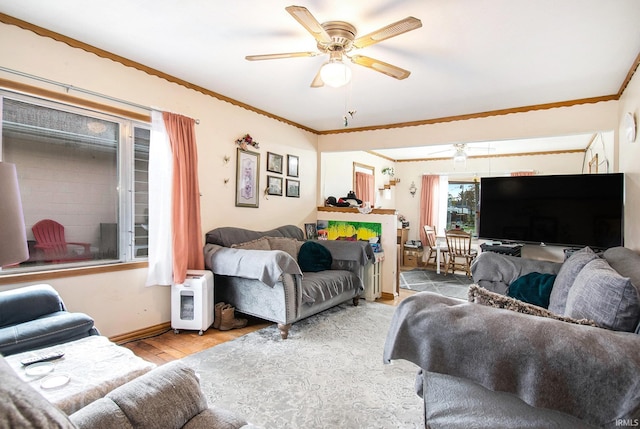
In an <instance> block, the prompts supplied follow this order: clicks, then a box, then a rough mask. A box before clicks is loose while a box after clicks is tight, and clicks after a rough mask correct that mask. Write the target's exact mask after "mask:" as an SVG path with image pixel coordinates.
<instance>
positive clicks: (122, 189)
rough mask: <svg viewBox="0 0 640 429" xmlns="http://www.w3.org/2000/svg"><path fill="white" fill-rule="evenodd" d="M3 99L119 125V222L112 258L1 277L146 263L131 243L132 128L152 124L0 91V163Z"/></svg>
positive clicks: (14, 271) (21, 269)
mask: <svg viewBox="0 0 640 429" xmlns="http://www.w3.org/2000/svg"><path fill="white" fill-rule="evenodd" d="M4 98H9V99H13V100H17V101H20V102H23V103H29V104H33V105H37V106H42V107H46V108H51V109H56V110H61V111H65V112H70V113H75V114H78V115H83V116H90V117H95V118H96V119H103V120H107V121H111V122H116V123H118V124H119V141H118V148H117V174H118V180H117V193H118V207H117V208H116V209H117V216H116V217H117V222H118V231H119V232H118V254H117V258H115V259H94V260H89V261H83V262H70V263H60V264H53V263H51V264H41V265H33V266H25V267H18V268H10V269H6V268H5V269H4V270H0V277H1V276H2V275H5V274H6V275H8V274H23V273H30V272H38V271H47V270H52V269H54V270H55V269H65V268H75V267H91V266H102V265H109V264H114V263H115V264H117V263H124V262H139V261H146V260H147V256H136V255H135V252H134V246H135V240H134V238H135V237H134V235H135V234H134V227H135V224H134V223H135V222H134V217H135V204H134V197H135V195H134V189H135V183H134V168H135V164H134V128H142V129H146V130H149V131H150V130H151V124H150V123H147V122H142V121H139V120H134V119H129V118H125V117H122V116H117V115H114V114H110V113H105V112H101V111H98V110H95V109H89V108H86V107H81V106H75V105H70V104H67V103H64V102H61V101H56V100H49V99H44V98H40V97H37V96H33V95H27V94H22V93H16V92H13V91H9V90H4V89H0V161H2V160H3V159H2V158H3V141H2V135H3V133H2V131H3V123H4V120H3V112H4V109H3V101H4Z"/></svg>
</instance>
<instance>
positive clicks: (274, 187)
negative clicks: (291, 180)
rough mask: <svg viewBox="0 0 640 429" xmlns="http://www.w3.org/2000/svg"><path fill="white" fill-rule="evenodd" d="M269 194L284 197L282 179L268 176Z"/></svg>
mask: <svg viewBox="0 0 640 429" xmlns="http://www.w3.org/2000/svg"><path fill="white" fill-rule="evenodd" d="M267 194H269V195H280V196H282V177H277V176H269V175H267Z"/></svg>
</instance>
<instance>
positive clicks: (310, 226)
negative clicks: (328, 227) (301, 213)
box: [304, 223, 318, 240]
mask: <svg viewBox="0 0 640 429" xmlns="http://www.w3.org/2000/svg"><path fill="white" fill-rule="evenodd" d="M304 230H305V232H306V233H307V240H316V239H317V238H318V229H317V227H316V224H315V223H305V224H304Z"/></svg>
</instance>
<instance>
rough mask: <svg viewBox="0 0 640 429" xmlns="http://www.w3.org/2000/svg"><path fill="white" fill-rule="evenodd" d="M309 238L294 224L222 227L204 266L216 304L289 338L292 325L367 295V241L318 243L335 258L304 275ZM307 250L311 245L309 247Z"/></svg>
mask: <svg viewBox="0 0 640 429" xmlns="http://www.w3.org/2000/svg"><path fill="white" fill-rule="evenodd" d="M303 240H304V234H303V232H302V230H301V229H300V228H298V227H297V226H294V225H286V226H282V227H279V228H275V229H273V230H269V231H252V230H248V229H243V228H234V227H222V228H216V229H214V230H211V231H209V232H208V233H207V235H206V244H205V247H204V253H205V266H206V268H207V269H209V270H211V271H213V273H214V276H215V280H214V287H215V293H214V295H215V300H216V301H217V302H226V303H229V304H231V305H233V306H234V307H235V308H236V310H237V311H239V312H241V313H244V314H247V315H251V316H255V317H258V318H261V319H265V320H269V321H272V322H276V323H278V327H279V329H280V334H281V336H282V338H283V339H286V338H287V337H288V334H289V329H290V328H291V324H292V323H295V322H296V321H298V320H301V319H304V318H305V317H309V316H311V315H313V314H316V313H319V312H321V311H323V310H326V309H328V308H330V307H333V306H335V305H338V304H341V303H343V302H345V301H348V300H353V303H354V305H357V304H358V299H359V297H360V295H361V294H362V292H363V291H364V283H363V275H364V267H365V265H366V264H367V263H369V262H370V261H371V260H372V259H373V256H374V255H373V249H372V248H371V245H369V243H367V242H358V241H315V242H314V243H316V244H315V246H316V247H317V246H321V247H322V248H324V249H327V250H328V251H329V253H330V254H331V258H330V259H331V260H330V266H327V267H326V268H328V269H323V270H320V271H313V272H309V271H307V272H304V273H303V272H302V270H301V269H300V265H299V264H298V256H300V255H299V254H298V253H299V252H300V251H301V250H300V249H302V246H303V244H304V241H303ZM307 246H308V245H307Z"/></svg>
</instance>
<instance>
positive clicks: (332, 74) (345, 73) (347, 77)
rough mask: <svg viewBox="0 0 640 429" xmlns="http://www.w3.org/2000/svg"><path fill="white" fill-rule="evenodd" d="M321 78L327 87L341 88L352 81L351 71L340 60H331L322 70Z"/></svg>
mask: <svg viewBox="0 0 640 429" xmlns="http://www.w3.org/2000/svg"><path fill="white" fill-rule="evenodd" d="M320 77H321V78H322V81H323V82H324V84H325V85H329V86H331V87H333V88H339V87H341V86H344V85H346V84H348V83H349V82H350V81H351V69H350V68H349V67H348V66H347V65H346V64H345V63H344V62H342V61H340V60H331V61H329V62H328V63H326V64H325V65H323V66H322V68H321V69H320Z"/></svg>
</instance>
